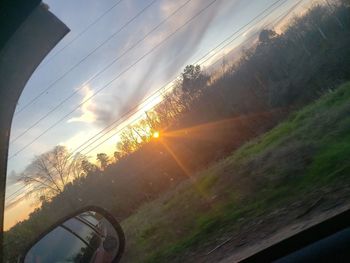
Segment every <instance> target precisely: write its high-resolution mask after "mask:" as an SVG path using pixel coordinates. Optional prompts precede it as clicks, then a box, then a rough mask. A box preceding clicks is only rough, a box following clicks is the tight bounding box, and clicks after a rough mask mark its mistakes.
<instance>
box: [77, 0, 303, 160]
mask: <svg viewBox="0 0 350 263" xmlns="http://www.w3.org/2000/svg"><path fill="white" fill-rule="evenodd" d="M286 1H288V0H285V2H286ZM302 1H303V0H299V2H298V3H297V4H296V5H294V6H293V7H292V8H291V9H289V10H288V12H290V11H291V10H292V9H294V8H295V7H296V6H297V5H299V4H300V3H301V2H302ZM277 2H278V1H277ZM285 2H283V3H282V4H281V5H283V4H284V3H285ZM281 5H280V6H281ZM278 7H279V6H278ZM274 10H275V9H274ZM274 10H273V11H274ZM273 11H272V12H273ZM272 12H271V13H272ZM285 15H286V14H283V16H285ZM280 17H282V16H279V17H278V18H277V20H278V19H280ZM264 18H266V16H265V17H264ZM270 24H273V23H270ZM238 37H239V36H237V37H236V38H234V39H232V40H231V41H230V42H228V43H227V44H226V45H225V46H223V47H222V48H221V49H220V50H218V51H217V52H216V53H214V54H212V55H211V56H209V57H208V58H206V59H205V60H204V61H202V62H201V63H200V65H202V64H204V63H205V62H206V61H208V60H209V59H210V58H212V57H213V56H215V55H216V54H217V53H219V52H220V51H221V50H222V49H224V48H225V47H227V46H229V45H230V44H231V43H232V42H233V41H234V40H236V39H237V38H238ZM254 37H256V35H252V36H250V37H249V38H248V39H247V40H245V41H244V42H243V43H245V42H248V41H250V40H251V39H252V38H254ZM243 43H242V44H243ZM209 53H210V52H209ZM220 61H221V58H219V59H218V60H217V61H216V62H214V63H213V64H212V65H211V66H213V65H215V64H217V63H218V62H220ZM195 64H196V63H195ZM138 119H140V117H139V118H137V119H136V120H134V122H135V121H137V120H138ZM124 128H125V127H123V128H121V129H118V130H117V131H115V132H114V133H113V134H112V135H110V136H108V137H107V138H106V139H104V140H103V141H102V142H100V143H98V144H97V145H96V146H94V147H93V148H91V149H90V150H89V151H87V152H85V153H83V154H84V155H88V154H89V153H90V152H92V151H93V150H95V149H96V148H98V147H99V146H101V145H102V144H104V143H105V142H107V141H108V140H110V139H111V138H112V137H114V136H115V135H117V134H118V133H120V132H121V131H122V130H123V129H124ZM106 134H108V132H107V133H106ZM106 134H105V135H106ZM103 136H104V135H103ZM103 136H102V137H103ZM102 137H100V138H102ZM90 145H91V144H89V145H88V146H90ZM85 148H87V147H85ZM85 148H83V149H82V151H83V150H84V149H85Z"/></svg>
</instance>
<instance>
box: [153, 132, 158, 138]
mask: <svg viewBox="0 0 350 263" xmlns="http://www.w3.org/2000/svg"><path fill="white" fill-rule="evenodd" d="M159 137H160V134H159V132H158V131H155V132H154V133H153V138H155V139H158V138H159Z"/></svg>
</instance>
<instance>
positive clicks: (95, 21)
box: [39, 0, 123, 68]
mask: <svg viewBox="0 0 350 263" xmlns="http://www.w3.org/2000/svg"><path fill="white" fill-rule="evenodd" d="M122 1H123V0H119V1H117V2H116V3H114V4H113V5H112V6H111V7H110V8H108V9H107V10H106V11H104V12H103V13H102V14H101V15H100V16H99V17H97V18H96V19H95V20H94V21H93V22H92V23H90V24H89V25H87V26H86V27H85V28H84V29H83V30H82V31H80V32H79V33H78V34H77V35H76V36H75V37H73V38H72V39H71V40H70V41H69V42H68V43H67V44H66V45H64V46H63V47H61V48H60V49H59V50H57V52H56V53H54V54H53V55H52V56H50V57H49V58H48V59H47V60H46V61H45V62H44V63H42V64H41V65H40V66H39V68H41V67H43V66H45V65H46V64H48V63H49V62H50V61H51V60H52V59H53V58H55V57H56V56H57V55H58V54H60V53H61V52H62V51H63V50H65V49H66V48H67V47H69V46H70V45H72V44H73V43H74V42H75V41H76V40H77V39H79V38H80V37H81V36H82V35H84V34H85V33H86V32H87V31H89V30H90V28H91V27H93V26H94V25H96V24H97V23H98V22H99V21H100V20H101V19H102V18H104V17H105V16H106V15H107V14H108V13H109V12H111V11H112V10H113V9H114V8H115V7H117V6H118V5H119V4H120V3H121V2H122Z"/></svg>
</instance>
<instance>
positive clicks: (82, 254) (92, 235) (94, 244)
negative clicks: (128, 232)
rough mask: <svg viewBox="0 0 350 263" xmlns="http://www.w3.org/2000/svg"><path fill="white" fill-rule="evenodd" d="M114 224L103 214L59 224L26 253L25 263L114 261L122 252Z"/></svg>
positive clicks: (72, 219)
mask: <svg viewBox="0 0 350 263" xmlns="http://www.w3.org/2000/svg"><path fill="white" fill-rule="evenodd" d="M119 244H120V242H119V238H118V234H117V232H116V230H115V229H114V227H113V225H112V224H111V223H110V222H109V221H108V220H107V219H106V218H105V217H103V216H102V215H101V214H99V213H96V212H94V211H88V212H84V213H81V214H79V215H77V216H74V217H72V218H70V219H68V220H66V221H65V222H63V223H62V224H60V225H58V226H57V227H56V228H55V229H53V230H52V231H51V232H49V233H48V234H46V235H45V236H44V237H43V238H41V239H40V240H39V241H38V242H37V243H36V244H35V245H34V246H33V247H32V248H31V249H30V250H29V251H28V253H27V254H26V256H25V258H24V262H25V263H46V262H48V263H52V262H90V263H110V262H113V260H114V258H115V257H116V255H117V253H118V249H119Z"/></svg>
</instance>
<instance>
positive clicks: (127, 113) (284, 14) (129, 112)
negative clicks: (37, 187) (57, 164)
mask: <svg viewBox="0 0 350 263" xmlns="http://www.w3.org/2000/svg"><path fill="white" fill-rule="evenodd" d="M280 1H281V0H278V1H276V2H274V3H273V4H272V5H270V6H269V7H268V8H266V9H265V10H263V11H262V12H261V13H259V14H258V15H257V16H256V17H254V18H253V19H252V20H250V21H249V22H248V23H247V24H245V25H244V26H243V27H241V28H240V29H238V30H237V31H235V32H234V33H233V34H231V35H230V36H229V37H228V38H226V39H225V40H223V41H222V42H220V43H219V44H218V45H217V46H216V47H214V48H213V49H211V50H210V51H209V52H207V53H206V54H205V55H204V56H202V57H201V58H200V59H199V60H197V62H199V61H200V60H202V59H203V58H205V57H206V56H207V55H208V54H210V53H211V52H212V51H213V50H215V49H216V48H218V47H219V46H221V45H222V44H223V43H225V42H226V41H227V40H228V39H230V38H231V37H232V36H234V35H235V34H236V33H237V32H239V31H241V30H242V29H244V28H245V27H246V26H247V25H249V24H250V23H251V22H253V21H254V20H255V19H256V18H257V17H259V16H261V15H262V14H263V13H264V12H266V11H267V10H268V9H270V8H271V7H272V6H274V5H275V4H277V3H278V2H280ZM286 1H287V0H285V1H284V2H282V4H280V5H279V6H277V7H276V8H274V9H273V10H272V11H271V12H270V13H269V14H271V13H272V12H274V11H275V10H276V9H277V8H278V7H280V6H281V5H283V4H284V3H285V2H286ZM302 1H303V0H300V1H298V2H297V3H296V4H295V5H294V6H292V7H291V8H290V9H289V10H288V11H287V12H285V13H283V14H282V15H280V16H279V17H277V18H276V19H275V20H274V21H272V22H271V23H270V24H274V23H275V22H276V21H278V20H280V19H281V17H285V16H286V15H287V14H288V13H289V12H291V11H292V10H294V9H295V8H296V7H297V6H298V5H299V4H300V3H301V2H302ZM269 14H268V15H269ZM266 17H267V16H264V17H263V18H262V19H260V20H259V22H261V21H262V20H263V19H264V18H266ZM253 37H255V35H252V36H251V37H250V38H249V39H247V40H246V41H248V40H250V39H251V38H253ZM236 39H237V38H234V39H232V40H231V41H230V42H228V43H227V44H226V45H225V46H223V47H222V48H220V50H218V51H217V52H216V53H214V54H213V55H211V56H210V57H209V58H207V59H206V60H204V61H203V62H201V64H203V63H205V62H206V61H207V60H209V59H210V58H211V57H213V56H215V55H216V54H217V53H218V52H220V51H221V50H222V49H224V48H225V47H227V46H228V45H229V44H231V43H232V42H233V41H234V40H236ZM246 41H244V43H245V42H246ZM242 44H243V43H242ZM242 44H241V45H242ZM218 61H219V59H218V60H217V61H216V62H215V63H214V64H216V63H218ZM197 62H195V63H194V64H196V63H197ZM214 64H213V65H214ZM171 82H172V81H171ZM171 82H169V83H168V84H166V85H164V86H162V87H161V88H160V89H158V90H156V91H155V92H153V93H152V94H151V95H150V96H148V97H147V98H146V99H144V100H143V101H142V102H141V103H139V104H138V105H137V106H135V107H134V108H132V109H131V110H129V111H128V112H126V113H125V114H124V115H123V116H122V117H121V118H120V119H118V120H116V121H115V122H113V123H111V124H110V125H109V126H107V127H106V128H104V129H103V130H101V131H100V132H99V133H97V134H95V135H94V136H92V137H91V138H90V139H88V140H87V141H85V142H84V143H83V144H81V145H80V146H79V147H77V148H76V149H75V150H74V151H72V153H71V154H70V157H71V156H73V153H74V152H76V151H77V150H78V149H80V148H81V147H82V146H84V145H85V144H86V143H88V142H90V141H91V140H92V139H93V138H94V137H96V136H98V135H100V134H101V133H102V132H103V131H105V130H106V129H107V128H109V127H111V126H112V125H114V124H115V123H116V122H118V121H119V120H121V119H122V118H123V117H125V116H126V115H129V114H131V113H132V111H133V110H135V109H138V107H139V106H140V105H141V104H143V103H144V102H145V101H147V100H148V99H150V98H151V97H153V96H154V95H155V94H157V93H158V92H160V91H161V90H162V89H164V87H166V86H167V85H169V84H171ZM171 87H172V86H171ZM171 87H168V88H166V89H165V90H164V91H166V90H168V89H169V88H171ZM164 91H162V92H164ZM136 112H137V111H135V112H134V113H136ZM134 113H133V114H134ZM138 119H140V117H139V118H137V119H135V120H134V121H133V122H135V121H137V120H138ZM114 128H115V127H113V128H112V129H111V130H113V129H114ZM124 128H125V127H123V128H122V129H119V130H118V131H117V132H115V133H114V134H113V135H112V136H110V137H108V138H107V139H106V140H104V141H103V142H101V143H99V144H98V145H97V146H95V147H94V148H92V149H90V150H89V151H88V152H86V153H85V154H89V153H90V152H91V151H93V150H94V149H96V148H97V147H99V146H100V145H102V144H103V143H104V142H106V141H108V140H109V139H110V138H112V137H113V136H115V135H116V134H118V133H119V132H120V131H122V130H123V129H124ZM111 130H109V131H108V132H106V133H105V134H104V135H102V136H101V137H99V138H98V139H100V138H102V137H103V136H105V135H106V134H108V133H109V132H110V131H111ZM98 139H97V140H98ZM97 140H95V141H94V142H96V141H97ZM94 142H93V143H94ZM90 145H91V144H89V145H88V146H87V147H89V146H90ZM87 147H85V148H83V149H82V151H83V150H85V149H86V148H87ZM70 157H69V158H70ZM26 186H27V185H25V186H24V187H21V188H20V189H18V190H17V191H16V192H14V193H12V194H11V195H10V196H8V197H7V199H9V198H10V197H11V196H13V195H15V194H16V193H18V192H20V191H21V190H23V189H24V188H25V187H26ZM20 194H21V193H20Z"/></svg>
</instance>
